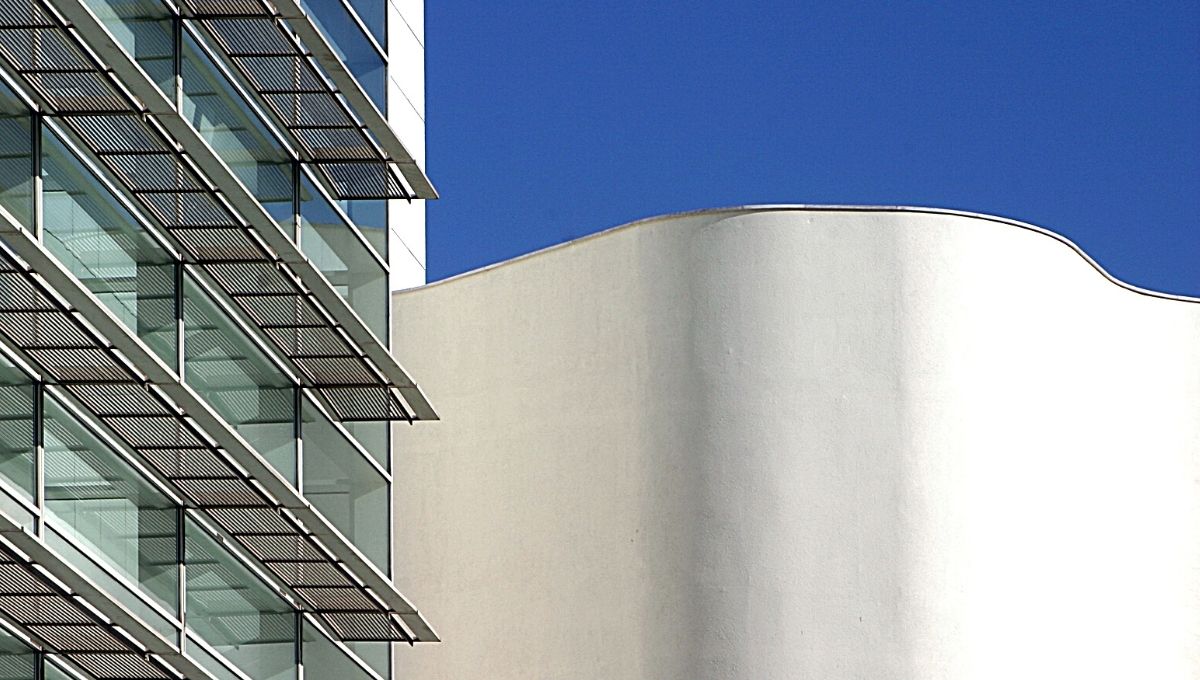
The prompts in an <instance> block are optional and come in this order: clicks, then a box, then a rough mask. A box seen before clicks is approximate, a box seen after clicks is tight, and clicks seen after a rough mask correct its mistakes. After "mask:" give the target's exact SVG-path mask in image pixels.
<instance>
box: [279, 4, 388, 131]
mask: <svg viewBox="0 0 1200 680" xmlns="http://www.w3.org/2000/svg"><path fill="white" fill-rule="evenodd" d="M300 5H301V7H303V8H304V11H305V12H307V13H308V16H310V17H312V20H313V23H315V24H316V25H317V28H320V29H321V33H324V34H325V37H326V38H328V39H329V42H330V46H331V47H333V51H334V52H336V53H337V56H338V57H339V58H341V60H342V63H344V64H345V65H346V69H347V70H348V71H350V74H351V75H353V76H354V79H355V80H357V81H358V83H359V85H362V89H363V91H364V92H366V93H367V96H368V97H370V98H371V101H373V102H375V106H376V107H377V108H378V109H379V110H380V111H382V112H384V113H386V112H387V80H386V79H387V68H386V67H385V65H384V63H383V57H382V56H380V54H379V51H378V50H376V49H375V46H374V45H372V44H371V41H370V40H368V39H367V36H366V35H365V34H364V33H363V31H362V29H361V28H359V26H358V23H357V22H355V21H354V18H353V17H351V16H350V13H349V12H347V11H346V7H345V6H344V5H342V3H341V2H340V0H301V2H300Z"/></svg>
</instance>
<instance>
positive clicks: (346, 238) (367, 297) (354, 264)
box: [300, 177, 388, 338]
mask: <svg viewBox="0 0 1200 680" xmlns="http://www.w3.org/2000/svg"><path fill="white" fill-rule="evenodd" d="M300 196H301V204H300V224H301V228H300V247H301V249H302V250H303V251H304V254H305V255H307V256H308V257H309V259H310V260H312V263H313V265H314V266H316V268H317V269H320V270H321V272H322V273H323V274H325V278H327V279H329V283H330V284H332V285H333V288H334V290H336V291H337V292H338V293H340V294H341V296H342V297H343V298H345V299H346V302H348V303H350V307H351V308H352V309H354V311H356V312H358V315H359V316H360V317H362V319H363V321H364V322H366V324H367V328H370V329H371V331H372V332H374V333H375V336H376V337H378V338H386V337H387V330H388V328H387V312H388V308H387V306H388V281H387V271H385V270H384V268H383V267H382V266H381V265H380V264H379V262H378V261H377V260H376V259H375V256H374V254H373V253H371V251H370V250H369V249H368V248H367V246H366V244H364V243H363V242H362V241H360V240H359V239H358V237H357V236H356V235H355V234H354V233H353V232H352V231H351V227H350V225H348V224H346V222H345V221H344V220H343V219H342V218H341V216H340V215H338V213H337V211H335V210H334V208H333V206H331V205H330V204H329V202H328V201H326V200H325V199H324V198H322V196H321V195H320V194H319V193H317V190H316V189H315V188H314V186H313V184H312V182H310V181H309V180H308V178H307V177H305V178H304V181H303V183H302V184H301V187H300Z"/></svg>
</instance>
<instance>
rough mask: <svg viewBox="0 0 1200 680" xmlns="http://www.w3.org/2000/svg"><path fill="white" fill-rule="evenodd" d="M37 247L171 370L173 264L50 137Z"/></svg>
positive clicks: (45, 152)
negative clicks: (40, 244) (49, 254)
mask: <svg viewBox="0 0 1200 680" xmlns="http://www.w3.org/2000/svg"><path fill="white" fill-rule="evenodd" d="M42 203H43V207H42V212H43V218H42V239H43V241H44V242H45V244H46V247H47V248H49V249H50V252H52V253H54V255H55V256H56V257H58V259H59V260H60V261H61V262H62V263H63V265H64V266H66V268H67V269H68V270H70V271H71V273H72V274H74V275H75V276H76V277H77V278H78V279H79V280H80V282H82V283H83V285H84V286H85V287H87V289H88V290H90V291H92V293H94V294H95V295H96V297H98V298H100V301H101V302H103V303H104V305H105V306H106V307H108V309H109V310H110V311H112V312H113V314H115V315H116V316H117V318H119V319H120V320H121V321H122V322H124V323H125V325H126V326H128V327H129V329H130V330H132V331H134V332H135V333H137V336H138V337H139V338H141V339H142V340H143V341H144V342H145V343H146V344H147V345H148V346H149V347H150V349H152V350H153V351H154V352H155V354H157V355H158V356H159V357H161V358H162V359H163V361H165V362H167V364H168V365H170V366H174V365H175V356H176V346H175V345H176V342H175V338H176V324H175V263H174V261H173V259H172V258H171V255H170V253H168V252H167V251H166V250H165V249H163V248H162V246H160V245H159V244H158V243H157V242H156V241H155V240H154V239H153V238H152V237H151V236H150V235H149V234H148V233H146V231H145V230H144V229H143V228H142V227H141V226H140V225H139V224H138V223H137V222H136V221H135V220H134V218H133V216H132V215H131V214H130V213H129V211H128V210H126V209H125V208H124V206H122V205H121V204H120V203H118V202H117V200H116V199H115V198H114V197H113V195H112V192H110V191H109V190H108V188H107V187H105V186H104V185H102V184H101V183H100V180H99V179H98V178H97V177H96V176H95V175H93V174H92V173H91V172H90V171H89V170H88V169H87V168H86V167H84V165H83V164H82V163H81V162H80V161H79V159H78V158H77V157H76V156H75V155H74V154H73V153H72V152H71V151H70V150H69V149H68V148H67V147H66V146H65V145H64V144H63V143H62V142H61V141H59V139H58V137H56V136H55V135H54V134H53V133H51V132H50V131H49V130H46V131H45V133H44V134H43V135H42Z"/></svg>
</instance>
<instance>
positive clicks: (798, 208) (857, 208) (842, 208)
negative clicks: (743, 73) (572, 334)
mask: <svg viewBox="0 0 1200 680" xmlns="http://www.w3.org/2000/svg"><path fill="white" fill-rule="evenodd" d="M764 212H827V213H914V214H925V215H946V216H953V217H967V218H971V219H976V220H982V221H986V222H993V223H996V224H1003V225H1007V226H1010V227H1017V228H1019V229H1024V230H1026V231H1032V232H1034V233H1037V234H1041V235H1042V236H1048V237H1050V238H1052V239H1054V240H1056V241H1058V242H1059V243H1062V244H1063V245H1065V246H1067V247H1068V248H1070V249H1071V250H1073V251H1074V252H1075V253H1076V254H1077V255H1079V256H1080V257H1081V258H1083V260H1084V261H1085V262H1087V263H1088V264H1089V265H1091V266H1092V268H1093V269H1095V270H1096V271H1097V272H1099V273H1100V275H1101V276H1103V277H1104V278H1105V279H1107V280H1108V281H1109V283H1112V284H1115V285H1117V286H1120V287H1121V288H1124V289H1126V290H1128V291H1131V292H1133V293H1137V294H1138V295H1145V296H1147V297H1155V298H1162V299H1165V300H1174V301H1176V302H1191V303H1200V297H1192V296H1188V295H1179V294H1176V293H1166V292H1162V291H1156V290H1150V289H1148V288H1141V287H1139V286H1135V285H1133V284H1132V283H1128V282H1126V281H1122V280H1121V279H1118V278H1117V277H1115V276H1113V275H1112V274H1110V273H1109V272H1108V270H1106V269H1105V268H1104V267H1102V266H1100V263H1099V262H1097V261H1096V260H1095V259H1093V258H1092V256H1091V255H1088V253H1087V251H1085V250H1084V249H1083V248H1081V247H1079V245H1078V244H1076V243H1075V242H1074V241H1072V240H1071V239H1069V238H1067V237H1066V236H1063V235H1062V234H1059V233H1057V232H1054V231H1051V230H1050V229H1047V228H1045V227H1039V226H1037V225H1036V224H1031V223H1029V222H1022V221H1020V220H1017V219H1013V218H1010V217H1002V216H1000V215H990V214H987V213H979V212H971V211H968V210H956V209H953V208H937V207H930V206H906V205H839V204H820V203H778V204H775V203H764V204H748V205H739V206H728V207H722V208H700V209H697V210H685V211H681V212H674V213H664V214H662V215H654V216H651V217H643V218H641V219H638V220H634V221H632V222H626V223H625V224H620V225H617V226H614V227H609V228H607V229H604V230H601V231H598V232H595V233H593V234H588V235H587V236H582V237H580V238H576V239H572V240H570V241H564V242H562V243H556V244H554V245H551V246H546V247H545V248H539V249H538V250H534V251H532V252H529V253H524V254H522V255H518V256H516V257H513V258H510V259H507V260H503V261H501V262H495V263H492V264H488V265H484V266H482V267H479V268H478V269H472V270H470V271H466V272H462V273H460V274H455V275H454V276H450V277H447V278H445V279H439V280H437V281H433V282H431V283H428V284H425V285H424V286H418V287H415V288H408V289H405V290H400V291H393V292H392V294H393V296H395V295H397V294H401V295H402V294H404V293H409V292H416V291H421V290H426V289H428V288H433V287H436V286H440V285H442V284H446V283H451V282H454V281H458V280H460V279H465V278H468V277H473V276H476V275H479V274H483V273H486V272H489V271H491V270H493V269H498V268H500V267H505V266H508V265H511V264H516V263H518V262H521V261H524V260H526V259H529V258H533V257H537V256H539V255H544V254H547V253H550V252H553V251H556V250H560V249H563V248H568V247H571V246H575V245H578V244H580V243H585V242H587V241H590V240H592V239H597V238H601V237H604V236H609V235H611V234H614V233H616V232H620V231H624V230H627V229H633V228H635V227H642V226H646V225H648V224H654V223H656V222H665V221H668V220H675V219H681V218H687V217H703V216H714V217H716V216H724V217H732V216H735V215H744V214H751V213H764Z"/></svg>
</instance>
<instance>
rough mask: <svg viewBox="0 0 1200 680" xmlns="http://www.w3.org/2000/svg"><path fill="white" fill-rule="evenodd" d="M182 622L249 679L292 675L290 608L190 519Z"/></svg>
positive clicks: (292, 615) (293, 635)
mask: <svg viewBox="0 0 1200 680" xmlns="http://www.w3.org/2000/svg"><path fill="white" fill-rule="evenodd" d="M187 623H188V628H189V629H191V630H193V631H195V633H196V634H197V635H199V636H200V637H201V639H203V640H204V641H205V642H207V643H208V644H210V645H212V646H213V647H214V648H216V650H217V652H219V653H220V654H221V655H222V656H224V657H225V658H226V659H227V660H229V662H230V663H232V664H234V665H235V666H237V667H238V668H240V669H241V670H242V671H244V672H245V673H246V674H247V675H249V676H250V677H252V678H255V680H283V679H285V678H294V677H296V647H295V645H296V616H295V612H294V611H293V610H292V608H291V607H289V606H288V605H287V603H285V602H284V601H283V600H282V599H281V598H280V597H279V596H278V595H276V594H275V593H274V592H272V591H271V589H269V588H268V587H267V586H266V585H265V584H263V582H262V581H260V580H259V579H258V577H256V576H255V575H254V574H253V573H252V572H251V571H250V570H249V569H247V568H246V567H244V566H243V565H242V564H241V563H240V562H239V561H238V560H237V559H236V558H234V557H233V555H230V554H229V553H228V552H227V551H226V550H225V549H224V548H223V547H221V546H220V545H219V544H218V543H217V542H216V541H214V540H213V539H212V538H211V537H209V535H208V534H207V533H205V532H204V531H203V530H202V529H201V528H200V527H198V526H196V525H195V524H194V523H192V522H191V521H189V522H188V523H187ZM310 677H329V678H336V677H337V676H332V675H331V676H321V675H317V676H310Z"/></svg>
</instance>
